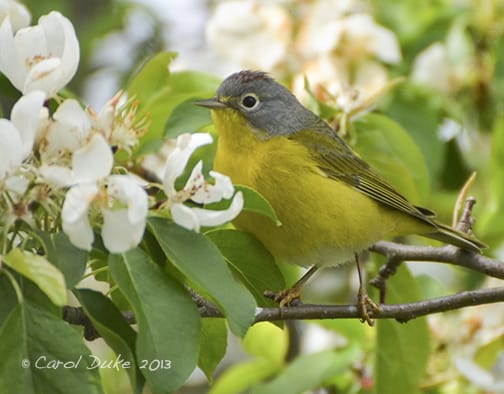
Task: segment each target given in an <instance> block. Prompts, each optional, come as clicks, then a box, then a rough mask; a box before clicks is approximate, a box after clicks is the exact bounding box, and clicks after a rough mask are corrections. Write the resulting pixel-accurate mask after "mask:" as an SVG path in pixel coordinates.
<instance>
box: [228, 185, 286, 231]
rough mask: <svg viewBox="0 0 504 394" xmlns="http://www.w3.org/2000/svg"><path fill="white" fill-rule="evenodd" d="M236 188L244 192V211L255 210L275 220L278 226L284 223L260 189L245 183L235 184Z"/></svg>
mask: <svg viewBox="0 0 504 394" xmlns="http://www.w3.org/2000/svg"><path fill="white" fill-rule="evenodd" d="M235 189H236V190H237V191H241V192H242V193H243V199H244V202H245V204H244V206H243V210H244V211H249V212H255V213H259V214H261V215H264V216H266V217H268V218H270V219H271V220H273V222H274V223H275V224H276V225H277V226H280V225H281V224H282V223H281V222H280V220H279V219H278V216H277V215H276V213H275V210H274V209H273V207H272V206H271V204H270V203H269V201H268V200H266V198H265V197H263V196H262V195H261V194H260V193H259V192H258V191H256V190H254V189H252V188H250V187H248V186H243V185H235Z"/></svg>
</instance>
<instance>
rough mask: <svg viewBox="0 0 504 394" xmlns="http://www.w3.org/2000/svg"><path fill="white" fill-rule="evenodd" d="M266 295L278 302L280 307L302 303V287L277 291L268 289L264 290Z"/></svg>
mask: <svg viewBox="0 0 504 394" xmlns="http://www.w3.org/2000/svg"><path fill="white" fill-rule="evenodd" d="M264 296H265V297H266V298H269V299H272V300H273V301H275V302H276V303H278V304H279V306H280V308H283V307H284V306H295V305H299V304H300V303H301V289H299V288H297V287H295V286H294V287H291V288H289V289H284V290H280V291H277V292H275V291H270V290H267V291H265V292H264Z"/></svg>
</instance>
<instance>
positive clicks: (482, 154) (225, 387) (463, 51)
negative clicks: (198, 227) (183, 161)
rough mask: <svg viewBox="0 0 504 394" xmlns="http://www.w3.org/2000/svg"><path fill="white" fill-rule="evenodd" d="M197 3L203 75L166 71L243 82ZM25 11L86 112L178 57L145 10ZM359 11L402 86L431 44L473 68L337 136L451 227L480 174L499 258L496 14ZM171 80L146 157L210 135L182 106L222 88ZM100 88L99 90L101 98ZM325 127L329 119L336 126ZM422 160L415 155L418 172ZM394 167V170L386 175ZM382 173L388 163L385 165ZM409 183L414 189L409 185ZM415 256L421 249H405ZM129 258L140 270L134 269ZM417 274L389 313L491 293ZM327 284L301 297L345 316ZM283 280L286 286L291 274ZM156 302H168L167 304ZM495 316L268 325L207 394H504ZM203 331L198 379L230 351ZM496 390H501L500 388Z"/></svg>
mask: <svg viewBox="0 0 504 394" xmlns="http://www.w3.org/2000/svg"><path fill="white" fill-rule="evenodd" d="M175 3H177V2H173V4H172V1H167V2H165V3H164V7H165V9H166V10H167V13H170V9H171V10H175V9H178V8H179V7H177V6H176V5H175ZM195 3H197V8H198V11H194V18H195V20H194V21H192V20H191V15H189V16H187V14H185V16H184V17H186V18H189V19H187V20H188V22H189V23H190V24H195V25H198V24H200V25H198V26H199V27H197V28H196V31H199V33H197V35H198V34H199V39H200V40H201V43H200V44H201V45H202V46H201V47H197V49H193V54H192V55H194V52H198V51H200V52H201V53H205V54H206V55H198V56H202V57H198V59H208V61H207V62H201V61H198V62H195V63H192V64H191V63H190V60H191V59H194V58H192V57H191V56H192V55H191V54H189V55H188V54H184V53H181V54H180V57H179V59H182V61H178V62H177V61H174V64H172V66H171V69H172V70H176V69H181V68H186V69H188V70H198V69H199V70H201V69H203V70H204V71H207V72H212V73H217V74H219V75H220V77H223V76H225V73H227V72H228V71H229V70H230V69H232V68H233V67H234V68H235V69H239V68H240V67H241V65H240V64H236V62H235V63H233V62H234V61H231V60H229V59H226V57H225V54H222V53H221V54H217V53H215V52H214V51H212V50H211V49H210V48H208V47H204V46H203V45H204V41H203V39H204V36H203V34H202V32H203V24H202V23H204V22H205V18H204V16H205V15H207V16H209V15H210V14H211V10H212V9H213V7H215V5H216V3H219V2H208V3H207V2H203V1H201V2H195ZM314 3H316V2H310V1H300V2H288V1H286V2H280V4H281V5H280V6H282V7H285V9H286V10H287V11H288V12H290V13H291V15H293V19H295V20H296V21H300V20H302V18H303V12H307V10H308V9H309V8H310V7H311V6H312V5H313V4H314ZM25 4H26V5H27V6H28V8H29V9H30V11H31V12H32V15H33V20H34V21H36V19H37V18H38V16H39V15H42V14H45V13H47V12H49V11H50V10H53V9H56V10H60V11H61V12H62V13H63V14H64V15H66V16H67V17H68V18H69V19H70V20H71V21H72V22H73V23H74V25H75V28H76V31H77V36H78V37H79V41H80V45H81V63H80V68H79V71H78V74H77V76H76V78H74V80H73V82H72V84H71V85H70V86H69V89H70V90H71V91H73V92H75V93H76V95H77V96H81V97H84V98H85V101H87V102H93V101H95V103H96V104H97V105H98V106H99V103H100V101H102V98H103V97H110V96H111V93H113V88H111V85H112V86H113V85H114V84H115V85H116V87H119V86H124V84H125V83H126V82H127V81H130V80H131V79H132V76H133V75H135V71H136V70H138V68H139V66H140V65H141V64H143V62H144V61H145V59H146V57H148V56H149V55H153V54H155V53H157V52H158V51H159V50H161V49H165V50H169V51H172V50H177V49H179V48H180V47H182V45H181V44H180V43H177V42H175V43H174V42H170V40H169V39H168V38H167V37H170V35H169V32H170V28H171V26H170V25H164V24H163V20H164V18H163V17H161V15H160V14H158V13H156V12H155V11H153V10H152V9H150V8H149V7H147V6H146V5H140V4H138V3H135V2H126V1H110V0H107V1H87V2H68V1H63V0H60V1H58V0H50V1H43V2H40V1H36V0H32V1H26V2H25ZM366 5H367V7H368V9H369V10H370V12H371V13H372V15H373V16H374V18H375V20H376V21H377V22H378V23H379V24H381V25H383V26H385V27H387V28H388V29H390V30H391V31H392V32H394V33H395V35H396V37H397V39H398V41H399V43H400V47H401V52H402V55H403V59H402V61H401V62H400V63H398V64H395V65H390V66H388V72H389V76H390V77H391V78H393V77H406V78H408V77H409V76H410V75H411V72H412V69H413V67H414V61H415V58H416V57H417V55H418V54H419V53H420V52H421V51H422V50H424V49H425V48H426V47H427V46H429V45H430V44H431V43H433V42H436V41H440V42H443V43H446V44H447V45H448V44H449V45H452V49H453V50H454V51H455V52H454V57H453V59H454V60H453V64H452V65H453V67H454V68H455V66H457V64H460V63H461V62H464V61H467V60H468V59H469V67H468V68H467V73H466V74H465V75H463V76H462V77H461V78H460V79H459V81H458V82H457V84H456V85H455V86H453V87H452V88H451V89H450V90H448V91H439V90H438V89H435V88H433V87H429V86H420V85H418V84H414V83H412V82H411V80H408V79H406V81H403V82H402V83H400V84H399V85H397V86H396V87H394V88H392V89H391V90H390V91H388V92H387V94H385V95H384V96H383V97H382V98H381V100H380V101H379V102H378V106H377V108H376V109H375V112H376V113H379V114H382V115H383V117H382V118H380V117H378V115H373V116H374V117H373V116H371V117H368V118H366V119H367V121H366V122H363V121H362V118H361V121H359V120H357V121H356V122H352V123H351V127H350V129H349V134H348V136H347V137H348V140H349V142H350V143H351V144H353V145H354V147H355V148H356V149H357V150H358V151H359V152H360V153H361V154H362V155H363V156H364V157H366V158H368V157H369V158H374V160H375V161H376V162H375V163H373V164H375V165H377V166H378V167H380V168H381V170H382V171H384V172H386V173H387V176H388V177H389V179H390V180H391V181H392V182H394V183H395V184H396V185H397V186H398V187H400V188H401V189H402V190H403V191H404V192H405V193H408V195H410V196H414V198H415V203H418V204H421V205H424V206H428V207H430V208H432V209H433V210H435V211H436V212H437V213H438V216H439V217H440V218H441V219H442V220H443V221H445V222H450V221H451V215H452V209H453V204H454V201H455V199H456V196H457V194H458V192H459V190H460V188H461V186H462V185H463V184H464V182H465V181H466V179H467V177H468V176H469V175H470V173H471V172H472V171H474V170H475V171H477V172H478V178H477V181H476V183H475V184H474V186H473V188H472V189H471V194H473V195H475V196H476V198H477V201H478V204H477V207H476V209H475V217H476V218H477V222H476V225H475V231H476V234H477V235H478V237H479V238H480V239H482V240H484V241H485V242H486V243H488V244H489V245H490V248H489V249H488V250H487V251H486V252H485V253H486V254H489V255H494V256H497V257H500V258H502V254H503V253H502V246H503V245H502V244H503V241H504V237H503V235H502V234H504V220H503V218H504V212H503V210H504V163H503V157H504V9H503V8H504V6H503V5H502V4H501V3H500V2H499V1H497V0H495V1H491V0H486V1H476V0H474V1H448V0H445V1H426V2H415V1H413V2H404V1H400V0H373V1H369V2H366ZM296 12H297V13H298V14H296ZM135 15H136V16H135ZM202 15H203V17H202ZM172 19H174V18H173V17H172ZM135 23H136V24H149V27H148V28H145V27H142V28H141V29H137V28H135V27H131V24H133V25H134V24H135ZM137 33H138V34H137ZM111 35H114V37H116V40H118V41H114V40H113V41H112V43H114V42H115V43H117V42H123V41H128V42H129V43H130V44H131V45H127V46H124V48H123V49H124V52H123V53H119V55H117V53H116V52H114V54H115V56H112V59H110V57H107V56H106V52H107V50H111V47H110V44H109V46H107V45H105V46H102V44H103V42H104V39H105V38H106V40H110V39H111ZM118 37H122V38H118ZM132 37H134V39H132ZM450 43H451V44H450ZM104 48H105V49H104ZM107 48H108V49H107ZM457 51H458V52H457ZM189 52H190V51H189ZM223 62H224V63H226V62H227V63H226V65H225V66H219V65H220V64H222V63H223ZM167 63H168V62H167ZM267 71H272V72H273V74H274V75H277V76H278V77H280V78H281V79H282V80H283V81H284V82H285V83H287V84H288V83H289V82H290V81H292V75H290V74H289V70H288V69H279V68H276V69H273V70H267ZM453 72H455V71H453ZM172 75H173V78H172V79H171V80H167V81H166V82H167V83H168V84H169V91H164V92H163V94H164V95H166V96H167V97H168V96H170V99H167V100H166V101H163V102H162V106H161V107H160V108H153V107H148V106H147V107H146V108H144V110H145V111H150V112H151V120H152V129H151V132H150V133H149V136H148V137H146V140H145V141H144V144H143V149H144V152H147V151H150V150H152V149H154V147H155V146H157V145H156V140H157V139H158V138H160V137H162V136H163V135H165V136H170V137H173V136H175V135H177V134H179V133H181V132H183V131H193V130H194V129H195V128H200V127H203V126H205V122H207V121H208V118H205V116H204V115H201V113H199V115H195V114H196V112H195V111H196V110H193V109H192V108H191V107H190V106H188V105H185V106H183V105H182V104H183V103H185V102H187V101H188V100H190V99H192V98H195V97H204V95H205V94H206V95H211V94H212V91H213V90H214V89H215V87H216V86H217V85H218V82H219V78H214V77H210V76H207V75H203V74H197V73H194V74H192V73H186V74H184V72H178V73H174V74H172ZM97 76H98V79H97ZM143 78H145V80H144V82H148V81H149V76H148V75H144V77H143ZM107 80H108V81H107ZM97 81H102V82H103V81H107V83H105V82H103V84H102V85H101V84H100V82H97ZM110 81H112V83H111V82H110ZM101 87H103V88H111V89H110V91H109V92H106V93H104V92H96V91H95V90H99V89H100V88H101ZM0 89H1V91H2V92H5V93H6V94H4V95H3V104H4V112H5V113H8V107H9V103H12V102H13V100H12V97H14V96H15V94H16V93H15V92H14V91H13V90H12V88H10V87H9V85H8V83H7V82H6V81H5V80H3V79H2V81H1V85H0ZM140 93H142V92H140ZM145 94H146V96H145V97H146V98H150V96H149V95H152V91H151V92H148V91H145ZM317 98H319V99H320V97H317ZM329 104H331V103H329ZM310 105H313V106H314V108H318V109H319V110H323V109H324V108H325V107H324V106H323V105H322V104H321V103H320V102H318V103H317V102H311V103H310ZM325 114H326V115H328V118H333V117H334V114H335V112H334V111H329V112H327V113H325ZM195 116H200V118H198V119H199V120H196V121H194V119H195ZM446 119H451V120H452V121H454V122H455V123H456V124H457V125H459V127H458V129H457V130H458V131H457V132H456V133H455V134H454V135H452V136H450V137H449V138H445V137H441V136H440V133H439V130H440V126H441V125H442V124H443V123H444V122H445V121H446ZM392 121H395V122H394V123H392ZM166 122H168V124H166ZM191 122H192V123H191ZM205 127H207V126H205ZM188 128H190V129H189V130H188ZM418 152H420V153H421V155H420V156H419V158H416V159H415V157H416V155H417V153H418ZM211 155H212V151H211V149H209V150H207V151H205V153H204V156H205V157H206V160H207V162H208V163H211ZM391 155H392V157H394V159H395V160H396V161H388V158H390V157H391ZM386 159H387V160H386ZM380 161H381V162H382V164H381V165H380ZM384 161H387V163H385V164H383V162H384ZM408 161H409V162H408ZM387 166H388V167H387ZM419 174H420V175H419ZM410 179H415V182H413V183H411V182H410V183H408V180H410ZM214 236H215V237H217V236H218V235H214ZM414 242H423V241H421V240H416V239H415V241H414ZM134 258H135V259H141V256H134ZM378 263H379V261H373V262H372V264H370V265H369V270H370V271H371V272H373V270H375V269H376V268H375V267H376V265H377V264H378ZM417 264H418V263H415V264H414V266H413V265H412V266H410V268H411V271H409V270H407V269H403V270H401V272H399V273H398V275H397V276H396V277H394V279H393V281H392V282H391V289H390V290H389V292H390V298H389V299H388V302H407V301H410V300H418V299H425V298H428V297H432V296H439V295H444V294H449V293H453V292H454V291H460V290H465V289H473V288H478V287H482V286H491V285H492V283H490V281H488V280H487V279H486V278H484V277H483V276H482V275H477V274H474V273H472V272H468V271H461V269H456V268H451V267H445V266H441V267H439V265H438V264H433V265H429V264H423V265H422V267H420V268H419V267H418V266H417ZM113 267H114V265H112V271H114V270H115V275H114V278H115V279H116V280H118V281H120V280H121V279H120V278H123V279H122V280H126V279H125V277H126V276H127V275H126V273H124V272H122V273H121V272H120V267H119V264H118V263H117V265H116V267H115V268H113ZM286 270H287V271H289V268H286ZM291 271H292V270H291ZM326 271H327V272H325V273H324V274H323V275H320V276H319V277H317V278H316V279H315V280H314V281H313V282H314V283H313V282H312V283H311V285H310V287H309V288H308V289H307V294H306V297H307V300H308V301H310V300H311V301H313V302H340V303H341V302H352V300H353V294H354V293H353V292H354V291H355V289H354V285H353V280H354V277H355V275H354V272H353V270H352V267H343V268H339V269H338V270H336V271H333V270H326ZM144 274H145V273H144ZM288 275H291V276H292V275H293V273H292V272H288ZM85 296H86V295H85V294H84V293H82V294H80V296H78V297H79V299H80V300H81V302H82V299H83V297H85ZM166 296H169V297H174V295H173V294H171V295H166ZM81 297H82V298H81ZM130 302H131V303H132V304H133V302H132V301H131V300H130ZM187 308H191V307H190V306H187ZM502 312H503V311H502V306H501V305H491V306H486V307H478V308H472V309H468V310H464V311H460V312H454V313H448V314H444V315H436V316H431V317H429V318H428V319H423V318H422V319H418V320H416V321H412V322H409V323H407V324H405V325H402V324H399V323H397V322H393V321H380V322H378V327H377V328H373V329H370V328H368V327H365V326H362V325H361V324H360V323H359V322H357V321H324V322H309V323H295V324H293V325H289V326H288V330H285V329H284V330H280V329H279V328H278V327H277V326H274V325H272V324H266V323H264V324H258V325H256V326H254V327H253V328H252V329H251V330H249V332H248V334H247V336H246V337H245V339H244V340H242V341H240V340H237V339H236V338H234V337H233V336H231V337H230V338H229V340H228V347H227V356H226V358H225V359H224V361H223V362H222V363H221V365H220V366H219V367H218V368H217V372H216V374H215V378H214V382H213V384H214V385H213V386H212V387H213V388H212V389H211V392H214V393H225V392H241V391H243V390H245V389H246V388H249V387H253V389H252V392H258V393H263V392H271V393H273V392H279V391H278V389H279V388H281V389H282V391H283V392H292V393H294V392H303V390H312V389H313V390H314V389H317V388H319V387H326V388H328V390H329V392H344V393H352V392H353V393H355V392H373V391H374V392H377V393H395V392H397V393H405V392H423V393H462V392H467V393H469V392H474V393H479V392H499V391H498V390H499V389H498V388H497V389H496V388H492V387H501V388H502V382H503V381H504V376H503V375H502V370H503V367H502V365H503V362H504V356H503V355H504V348H503V345H502V343H503V342H502V335H503V332H502V326H503V324H502V323H503V317H502V316H504V313H502ZM140 324H141V323H140ZM202 324H203V326H204V327H205V331H204V332H206V333H207V335H208V338H206V341H207V343H205V344H206V346H208V348H209V349H210V348H211V347H213V352H214V353H211V352H209V353H208V354H207V357H208V358H207V360H206V362H207V363H208V364H210V365H208V364H207V368H206V371H207V372H208V371H212V369H213V367H215V365H211V364H215V361H216V360H218V359H219V357H220V356H221V355H222V354H223V352H224V349H225V343H226V339H225V338H223V337H222V335H220V334H219V335H212V333H213V332H219V333H222V329H223V326H220V327H217V326H219V325H223V322H221V321H219V320H216V321H206V320H203V321H202ZM166 326H167V330H168V327H171V326H170V322H169V321H166ZM15 329H16V328H12V330H15ZM171 329H172V330H175V331H173V332H171V334H170V333H169V332H165V333H164V335H174V336H176V335H179V334H180V333H181V332H182V331H183V330H184V326H183V325H181V326H180V327H179V331H176V328H173V327H172V328H171ZM213 330H214V331H213ZM160 335H162V334H160ZM62 341H63V339H62ZM202 343H203V342H202ZM61 346H66V347H69V346H71V343H69V342H66V343H65V342H62V344H61ZM91 346H93V349H94V351H95V352H98V353H99V354H102V355H107V357H112V356H111V354H112V353H110V350H107V349H106V348H105V349H103V348H102V349H99V348H98V347H96V345H92V344H91ZM170 346H171V345H170ZM179 351H181V352H183V351H184V350H183V349H180V350H179ZM104 357H105V356H104ZM200 358H201V355H200ZM201 361H202V360H201V359H200V366H201ZM204 362H205V361H203V363H204ZM468 362H469V363H468ZM477 366H478V367H480V368H482V370H484V371H488V373H490V372H491V373H492V374H491V375H488V376H491V377H492V379H494V381H490V383H489V385H487V386H485V385H484V384H482V383H481V382H482V379H484V378H483V377H486V378H488V376H487V375H484V374H483V371H479V370H478V368H477ZM100 373H101V374H102V379H103V382H104V387H105V390H106V391H107V392H110V393H114V392H127V390H129V388H128V387H129V384H128V381H127V377H126V375H125V374H124V373H115V372H114V371H111V370H105V369H104V370H102V371H100ZM267 378H268V379H269V380H267ZM499 382H500V384H501V386H498V383H499ZM492 384H493V385H494V386H492ZM485 387H486V389H485ZM207 390H208V388H207V383H206V381H205V379H203V377H202V374H201V373H199V374H198V373H196V374H195V375H193V377H192V378H191V379H190V380H189V382H188V383H187V384H186V385H185V386H184V387H183V388H180V389H178V391H177V392H180V393H185V392H188V393H189V392H206V391H207ZM331 390H332V391H331ZM485 390H486V391H485Z"/></svg>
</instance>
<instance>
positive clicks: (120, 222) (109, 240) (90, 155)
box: [45, 133, 148, 253]
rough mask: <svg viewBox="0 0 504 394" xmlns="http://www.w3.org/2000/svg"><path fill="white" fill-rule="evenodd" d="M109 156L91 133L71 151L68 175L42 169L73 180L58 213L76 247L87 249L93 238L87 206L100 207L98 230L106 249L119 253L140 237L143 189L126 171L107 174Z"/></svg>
mask: <svg viewBox="0 0 504 394" xmlns="http://www.w3.org/2000/svg"><path fill="white" fill-rule="evenodd" d="M113 160H114V158H113V154H112V151H111V149H110V146H109V145H108V144H107V142H106V140H105V138H104V137H103V136H102V135H101V134H99V133H95V134H94V136H93V137H92V138H91V140H90V141H89V142H88V143H87V144H86V145H85V146H83V147H82V148H80V149H78V150H76V151H75V152H74V153H73V157H72V171H71V174H70V176H69V175H68V174H66V173H65V172H64V171H63V170H62V169H61V168H60V167H46V169H45V170H46V175H47V173H48V177H49V178H50V179H51V178H53V177H54V178H55V177H56V175H57V174H58V172H57V171H62V173H65V175H64V176H65V177H67V179H69V180H70V181H71V182H73V185H72V186H71V188H70V189H69V191H68V192H67V194H66V197H65V201H64V203H63V209H62V215H61V216H62V221H63V230H64V231H65V233H66V234H67V235H68V237H69V238H70V241H71V242H72V243H73V244H74V245H76V246H77V247H79V248H82V249H85V250H90V249H91V245H92V242H93V240H94V235H93V230H92V226H91V223H90V221H89V210H90V209H91V207H95V208H96V209H100V211H101V213H102V215H103V227H102V230H101V234H102V238H103V242H104V244H105V247H106V248H107V249H108V250H109V251H111V252H112V253H122V252H125V251H127V250H129V249H131V248H133V247H135V246H136V245H138V243H139V242H140V241H141V238H142V235H143V232H144V229H145V221H146V217H147V212H148V199H147V193H146V192H145V190H144V189H143V188H142V187H141V186H140V185H139V184H138V183H137V182H136V181H135V180H133V178H131V177H128V176H127V175H109V174H110V171H111V170H112V167H113Z"/></svg>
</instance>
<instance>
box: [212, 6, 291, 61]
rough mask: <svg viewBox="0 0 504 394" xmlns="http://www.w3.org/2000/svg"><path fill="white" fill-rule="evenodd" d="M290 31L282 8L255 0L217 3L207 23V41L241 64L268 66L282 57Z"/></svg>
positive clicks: (287, 17)
mask: <svg viewBox="0 0 504 394" xmlns="http://www.w3.org/2000/svg"><path fill="white" fill-rule="evenodd" d="M291 34H292V27H291V20H290V17H289V16H288V14H287V13H286V11H285V10H284V9H283V8H282V7H280V6H278V5H274V4H268V5H266V4H261V3H259V2H257V1H227V2H221V3H219V4H218V5H217V7H216V9H215V13H214V14H213V16H212V18H211V19H210V21H209V22H208V24H207V30H206V36H207V39H208V42H209V43H210V45H212V46H213V47H214V48H215V49H217V50H218V51H219V52H220V53H221V54H223V55H224V56H226V57H227V58H229V59H231V60H232V61H234V62H236V63H237V64H239V65H240V66H242V67H245V68H259V69H263V70H271V69H272V68H273V67H275V66H276V65H277V64H278V63H280V62H281V61H282V60H284V58H285V56H286V55H287V52H288V45H289V43H290V39H291Z"/></svg>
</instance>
